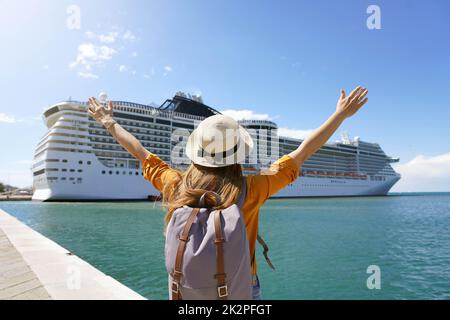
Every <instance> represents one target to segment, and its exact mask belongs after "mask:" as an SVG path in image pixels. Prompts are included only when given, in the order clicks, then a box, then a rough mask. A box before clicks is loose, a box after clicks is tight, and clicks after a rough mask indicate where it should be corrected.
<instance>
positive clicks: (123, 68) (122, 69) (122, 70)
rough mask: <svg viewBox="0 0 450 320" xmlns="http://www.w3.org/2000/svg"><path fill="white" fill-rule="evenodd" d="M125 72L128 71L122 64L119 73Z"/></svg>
mask: <svg viewBox="0 0 450 320" xmlns="http://www.w3.org/2000/svg"><path fill="white" fill-rule="evenodd" d="M127 70H128V69H127V67H126V66H125V65H123V64H122V65H121V66H120V67H119V71H120V72H125V71H127Z"/></svg>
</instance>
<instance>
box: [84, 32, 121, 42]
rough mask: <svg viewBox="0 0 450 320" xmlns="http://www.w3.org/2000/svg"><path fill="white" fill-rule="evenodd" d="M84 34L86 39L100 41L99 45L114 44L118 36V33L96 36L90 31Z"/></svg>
mask: <svg viewBox="0 0 450 320" xmlns="http://www.w3.org/2000/svg"><path fill="white" fill-rule="evenodd" d="M84 34H85V35H86V36H87V37H88V39H95V40H98V41H100V42H101V43H114V42H116V39H117V37H118V36H119V33H118V32H109V33H107V34H99V35H97V34H95V33H94V32H92V31H87V32H85V33H84Z"/></svg>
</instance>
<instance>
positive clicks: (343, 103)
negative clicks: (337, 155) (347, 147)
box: [289, 86, 369, 167]
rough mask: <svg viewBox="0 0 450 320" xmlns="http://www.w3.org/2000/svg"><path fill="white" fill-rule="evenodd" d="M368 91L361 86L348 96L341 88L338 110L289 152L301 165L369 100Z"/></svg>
mask: <svg viewBox="0 0 450 320" xmlns="http://www.w3.org/2000/svg"><path fill="white" fill-rule="evenodd" d="M368 92H369V91H368V90H367V89H366V88H362V87H361V86H359V87H357V88H356V89H355V90H353V91H352V92H351V93H350V95H349V96H348V97H347V96H346V94H345V91H344V90H341V96H340V98H339V101H338V103H337V106H336V111H335V112H334V113H333V114H332V115H331V116H330V117H329V118H328V120H327V121H325V122H324V123H323V124H322V125H321V126H320V127H319V128H317V129H316V130H314V132H313V133H312V134H311V135H310V136H308V137H307V138H306V139H305V140H304V141H303V142H302V144H301V145H300V146H299V147H298V148H297V149H296V150H294V151H292V152H291V153H290V154H289V156H290V157H291V158H292V159H294V161H295V162H296V164H297V165H298V166H299V167H300V166H301V165H302V164H303V162H305V161H306V160H307V159H308V158H309V157H310V156H311V155H312V154H313V153H314V152H316V151H317V150H318V149H319V148H320V147H321V146H322V145H324V144H325V143H326V142H327V141H328V139H329V138H330V137H331V136H332V135H333V133H334V132H335V131H336V130H337V128H339V126H340V125H341V123H342V122H343V121H344V120H345V119H346V118H348V117H350V116H352V115H353V114H355V113H356V111H358V110H359V108H361V107H362V106H363V105H364V104H365V103H366V102H367V100H368V98H367V97H366V96H367V93H368Z"/></svg>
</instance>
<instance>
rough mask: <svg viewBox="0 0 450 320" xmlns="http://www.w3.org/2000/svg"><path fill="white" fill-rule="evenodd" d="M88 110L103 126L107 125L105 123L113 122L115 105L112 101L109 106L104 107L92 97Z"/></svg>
mask: <svg viewBox="0 0 450 320" xmlns="http://www.w3.org/2000/svg"><path fill="white" fill-rule="evenodd" d="M87 110H88V113H89V115H90V116H91V117H92V118H94V119H95V120H96V121H97V122H98V123H100V124H102V125H105V122H107V121H110V120H112V116H113V105H112V102H111V101H110V102H109V103H108V106H104V105H103V104H100V103H98V101H97V100H96V99H95V98H94V97H90V98H89V102H88V109H87Z"/></svg>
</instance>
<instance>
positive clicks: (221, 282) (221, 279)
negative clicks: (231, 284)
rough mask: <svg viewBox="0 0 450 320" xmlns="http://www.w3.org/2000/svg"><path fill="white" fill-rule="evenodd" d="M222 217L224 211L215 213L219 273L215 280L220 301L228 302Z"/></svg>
mask: <svg viewBox="0 0 450 320" xmlns="http://www.w3.org/2000/svg"><path fill="white" fill-rule="evenodd" d="M221 216H222V210H216V211H214V228H215V231H216V240H215V241H214V243H215V244H216V259H217V273H216V275H215V278H216V279H217V295H218V297H219V299H220V300H227V298H228V286H227V282H226V277H227V275H226V273H225V262H224V257H223V242H224V239H223V237H222V223H221V221H220V218H221Z"/></svg>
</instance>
